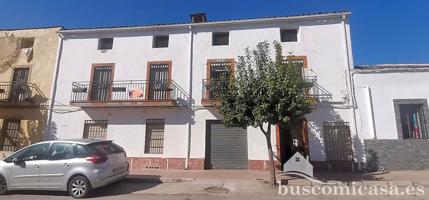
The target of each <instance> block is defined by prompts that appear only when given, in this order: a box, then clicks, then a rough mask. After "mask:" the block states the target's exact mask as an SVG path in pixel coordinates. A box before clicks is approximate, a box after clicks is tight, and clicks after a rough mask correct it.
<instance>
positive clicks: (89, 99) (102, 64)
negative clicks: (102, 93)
mask: <svg viewBox="0 0 429 200" xmlns="http://www.w3.org/2000/svg"><path fill="white" fill-rule="evenodd" d="M96 67H111V68H112V76H111V77H110V82H112V81H113V80H114V77H115V63H93V64H92V66H91V76H90V79H89V88H88V101H92V99H91V89H92V82H93V78H94V70H95V68H96ZM111 97H112V85H110V88H109V94H108V97H107V100H108V101H110V98H111Z"/></svg>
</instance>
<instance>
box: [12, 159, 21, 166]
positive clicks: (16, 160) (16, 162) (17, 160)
mask: <svg viewBox="0 0 429 200" xmlns="http://www.w3.org/2000/svg"><path fill="white" fill-rule="evenodd" d="M12 162H13V164H15V165H19V164H21V163H22V162H23V160H22V159H19V158H14V159H12Z"/></svg>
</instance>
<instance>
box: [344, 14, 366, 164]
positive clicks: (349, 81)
mask: <svg viewBox="0 0 429 200" xmlns="http://www.w3.org/2000/svg"><path fill="white" fill-rule="evenodd" d="M346 19H347V17H346V15H343V16H342V18H341V23H342V25H343V32H344V39H345V47H346V58H347V69H346V70H347V84H348V85H349V86H350V87H349V96H350V99H349V100H348V104H349V107H350V108H351V114H352V116H353V121H352V122H353V128H354V131H355V134H356V139H357V140H360V138H359V134H358V128H357V122H356V110H355V98H354V96H355V91H354V81H353V77H352V75H351V73H350V71H351V59H350V49H349V39H348V32H347V26H346V23H345V22H346ZM355 151H356V146H355ZM359 151H361V150H359ZM361 153H362V154H363V152H361ZM356 160H357V163H358V168H359V171H360V170H361V169H362V167H361V161H360V159H356ZM352 168H353V171H354V165H352Z"/></svg>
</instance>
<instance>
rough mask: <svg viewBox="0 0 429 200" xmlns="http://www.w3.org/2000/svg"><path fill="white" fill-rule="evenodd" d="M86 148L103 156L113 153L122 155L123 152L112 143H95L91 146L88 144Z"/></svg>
mask: <svg viewBox="0 0 429 200" xmlns="http://www.w3.org/2000/svg"><path fill="white" fill-rule="evenodd" d="M88 147H90V148H92V149H94V150H95V151H96V152H97V153H101V154H104V155H111V154H115V153H122V152H124V150H123V149H122V148H121V147H119V146H118V145H116V144H114V143H112V142H97V143H93V144H89V145H88Z"/></svg>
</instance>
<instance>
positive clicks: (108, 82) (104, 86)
mask: <svg viewBox="0 0 429 200" xmlns="http://www.w3.org/2000/svg"><path fill="white" fill-rule="evenodd" d="M112 80H113V66H103V65H99V66H94V67H93V69H92V78H91V92H90V100H91V101H108V100H109V98H110V91H111V86H112Z"/></svg>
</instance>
